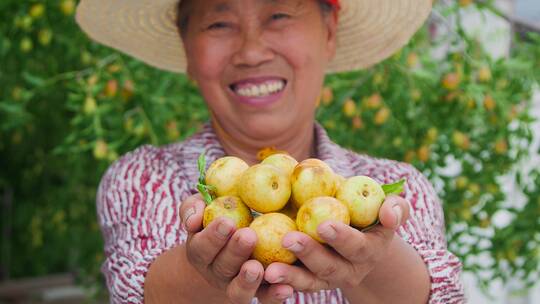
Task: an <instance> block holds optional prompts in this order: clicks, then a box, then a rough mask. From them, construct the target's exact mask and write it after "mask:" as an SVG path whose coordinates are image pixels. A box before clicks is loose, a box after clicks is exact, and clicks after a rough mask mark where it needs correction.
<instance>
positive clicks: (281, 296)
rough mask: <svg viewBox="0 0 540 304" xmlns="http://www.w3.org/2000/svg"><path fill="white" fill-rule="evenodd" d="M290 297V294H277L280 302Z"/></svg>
mask: <svg viewBox="0 0 540 304" xmlns="http://www.w3.org/2000/svg"><path fill="white" fill-rule="evenodd" d="M290 296H291V295H290V294H286V293H278V294H276V298H278V299H279V300H285V299H288V298H289V297H290Z"/></svg>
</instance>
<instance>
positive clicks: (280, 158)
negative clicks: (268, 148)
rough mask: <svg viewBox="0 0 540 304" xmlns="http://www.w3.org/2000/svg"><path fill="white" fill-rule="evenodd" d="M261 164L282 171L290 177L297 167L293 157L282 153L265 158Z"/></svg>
mask: <svg viewBox="0 0 540 304" xmlns="http://www.w3.org/2000/svg"><path fill="white" fill-rule="evenodd" d="M261 163H262V164H267V165H272V166H275V167H276V168H279V169H280V170H283V172H285V173H286V174H287V176H291V174H292V173H293V171H294V168H295V167H296V165H298V161H296V159H294V157H292V156H290V155H288V154H283V153H277V154H272V155H270V156H268V157H267V158H265V159H264V160H263V161H262V162H261Z"/></svg>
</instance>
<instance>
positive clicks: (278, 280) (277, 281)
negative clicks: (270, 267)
mask: <svg viewBox="0 0 540 304" xmlns="http://www.w3.org/2000/svg"><path fill="white" fill-rule="evenodd" d="M283 280H284V278H283V277H277V278H276V279H275V280H272V282H269V283H273V284H276V283H281V282H283Z"/></svg>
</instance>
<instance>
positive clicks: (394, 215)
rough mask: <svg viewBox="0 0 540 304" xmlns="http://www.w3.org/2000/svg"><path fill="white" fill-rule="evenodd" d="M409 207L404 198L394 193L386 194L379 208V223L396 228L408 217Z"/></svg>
mask: <svg viewBox="0 0 540 304" xmlns="http://www.w3.org/2000/svg"><path fill="white" fill-rule="evenodd" d="M409 208H410V207H409V203H408V202H407V200H405V199H404V198H402V197H400V196H396V195H390V196H388V197H387V198H386V199H385V200H384V203H383V205H382V206H381V209H380V210H379V219H380V221H381V224H382V225H383V226H384V227H386V228H389V229H392V230H396V229H397V228H399V227H400V226H401V225H403V224H405V222H406V221H407V219H408V218H409Z"/></svg>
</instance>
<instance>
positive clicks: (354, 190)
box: [336, 176, 385, 229]
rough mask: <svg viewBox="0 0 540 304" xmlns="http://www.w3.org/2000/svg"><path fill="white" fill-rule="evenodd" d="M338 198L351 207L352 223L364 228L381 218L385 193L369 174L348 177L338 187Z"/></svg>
mask: <svg viewBox="0 0 540 304" xmlns="http://www.w3.org/2000/svg"><path fill="white" fill-rule="evenodd" d="M336 198H337V199H338V200H340V201H341V202H343V203H344V204H345V205H346V206H347V208H348V209H349V214H350V216H351V225H352V226H354V227H356V228H360V229H362V228H365V227H368V226H370V225H372V224H373V223H375V222H376V221H377V219H378V218H379V209H380V208H381V205H382V203H383V201H384V198H385V194H384V191H383V189H382V187H381V185H379V183H377V182H376V181H375V180H373V179H371V178H370V177H367V176H355V177H351V178H349V179H347V181H346V182H345V184H343V185H342V186H341V187H340V188H339V189H338V191H337V195H336Z"/></svg>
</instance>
